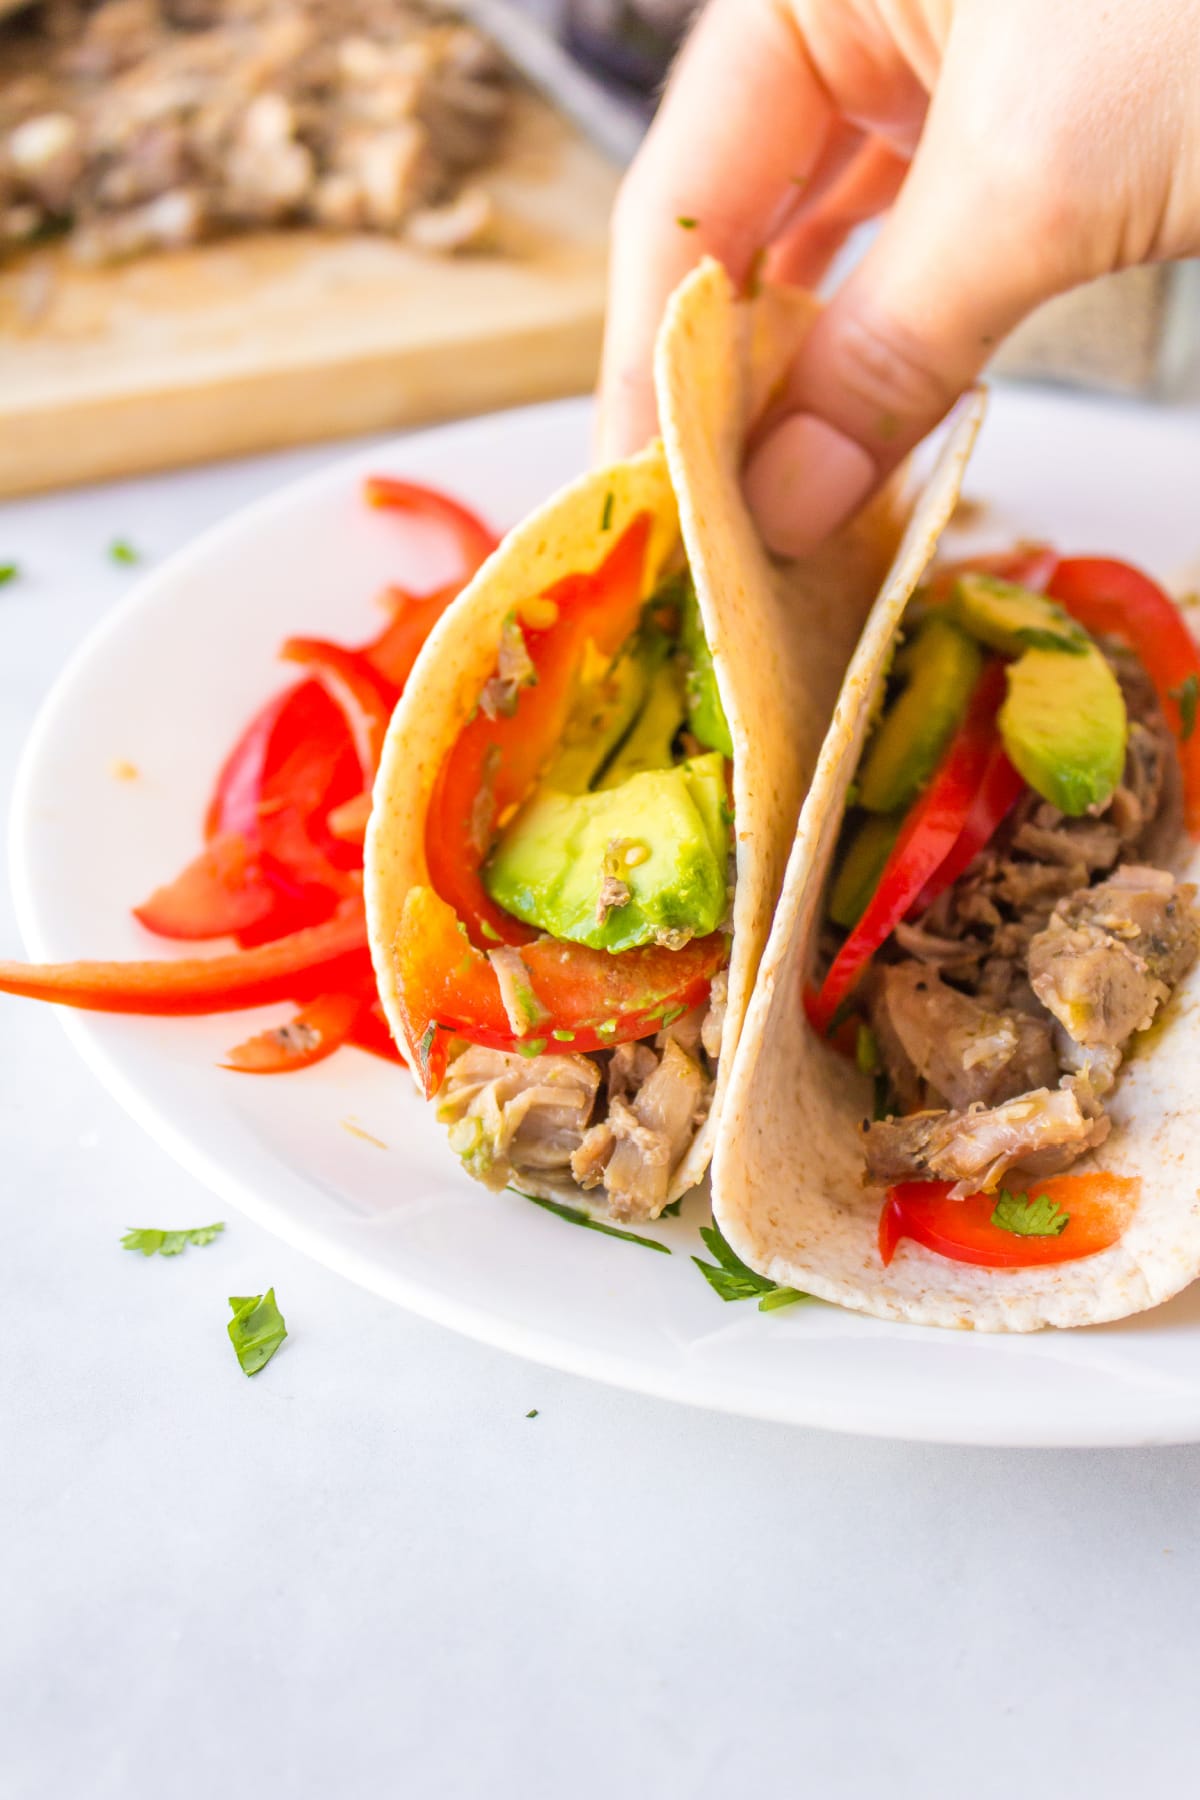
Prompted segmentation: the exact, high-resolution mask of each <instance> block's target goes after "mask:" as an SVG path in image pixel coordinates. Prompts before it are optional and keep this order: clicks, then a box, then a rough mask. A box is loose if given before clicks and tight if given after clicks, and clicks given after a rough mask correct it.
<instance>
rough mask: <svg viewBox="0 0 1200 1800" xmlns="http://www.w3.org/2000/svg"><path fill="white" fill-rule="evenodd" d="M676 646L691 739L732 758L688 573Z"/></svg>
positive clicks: (729, 738) (731, 745)
mask: <svg viewBox="0 0 1200 1800" xmlns="http://www.w3.org/2000/svg"><path fill="white" fill-rule="evenodd" d="M679 600H680V607H681V610H680V619H679V645H680V649H681V650H682V651H683V657H684V662H685V663H686V665H687V684H686V685H687V720H688V726H689V728H690V730H691V733H692V736H693V737H694V738H695V739H696V741H697V743H700V744H703V745H704V748H705V749H706V750H719V751H720V752H721V755H722V756H727V757H729V758H730V760H732V758H733V738H732V737H731V735H730V731H729V721H728V719H727V718H726V717H725V708H724V707H723V706H722V704H721V690H720V688H719V687H718V686H717V672H716V670H715V669H714V668H713V659H712V651H711V650H710V649H709V647H708V639H707V638H706V637H705V635H704V621H703V619H701V617H700V602H699V600H698V599H697V598H696V584H695V582H694V581H693V580H692V577H691V575H690V573H689V574H688V575H687V576H686V577H685V579H684V580H683V582H682V583H681V587H680V593H679Z"/></svg>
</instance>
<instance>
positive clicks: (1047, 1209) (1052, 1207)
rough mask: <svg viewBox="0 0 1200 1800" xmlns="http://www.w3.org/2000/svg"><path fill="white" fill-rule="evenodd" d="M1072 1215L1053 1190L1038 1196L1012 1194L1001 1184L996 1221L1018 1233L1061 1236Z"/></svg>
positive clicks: (1001, 1227)
mask: <svg viewBox="0 0 1200 1800" xmlns="http://www.w3.org/2000/svg"><path fill="white" fill-rule="evenodd" d="M1070 1218H1071V1215H1070V1213H1065V1212H1064V1211H1063V1209H1062V1207H1061V1206H1060V1205H1059V1204H1058V1202H1057V1200H1052V1199H1051V1198H1050V1196H1049V1194H1039V1195H1038V1196H1037V1199H1036V1200H1035V1199H1034V1198H1033V1196H1032V1195H1030V1194H1010V1193H1009V1191H1008V1189H1007V1188H1001V1189H1000V1197H999V1199H998V1200H997V1201H996V1210H995V1211H994V1212H993V1214H992V1224H993V1225H998V1226H999V1227H1000V1229H1001V1231H1011V1232H1012V1233H1013V1235H1014V1236H1015V1237H1061V1236H1062V1234H1063V1232H1064V1231H1065V1230H1066V1229H1067V1225H1068V1224H1069V1222H1070Z"/></svg>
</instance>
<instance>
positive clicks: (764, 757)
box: [365, 262, 905, 1200]
mask: <svg viewBox="0 0 1200 1800" xmlns="http://www.w3.org/2000/svg"><path fill="white" fill-rule="evenodd" d="M812 312H813V303H812V302H811V301H809V300H807V299H806V298H804V297H802V296H795V295H784V294H777V293H773V292H767V293H764V294H763V295H762V296H761V297H760V298H758V299H757V300H755V301H753V302H746V301H742V300H739V299H738V297H737V296H736V294H735V292H734V290H733V288H732V286H731V284H730V282H729V279H728V277H727V276H726V275H725V273H724V271H723V270H722V269H721V268H720V267H719V265H717V264H716V263H713V262H708V263H705V264H704V265H703V266H702V267H701V268H699V269H698V270H697V271H695V273H694V274H693V275H692V276H691V277H690V278H689V279H688V280H687V281H686V282H685V283H684V284H683V285H682V286H681V287H680V289H679V290H678V291H677V293H676V294H675V295H674V297H673V299H672V301H671V303H670V306H669V308H668V311H667V314H666V317H665V320H664V324H663V327H662V331H661V334H660V337H659V342H658V349H657V357H656V371H655V372H656V381H657V387H658V397H659V409H660V416H661V420H662V439H661V441H656V442H655V443H654V444H652V445H650V446H649V448H647V449H646V450H645V451H643V452H642V453H641V454H640V455H638V456H636V457H633V458H632V459H630V460H629V461H627V462H624V463H620V464H617V465H616V466H614V467H611V468H606V469H599V470H595V471H593V472H591V473H589V474H587V475H585V476H583V477H582V478H581V479H579V480H578V481H575V482H573V483H572V484H571V485H570V486H569V487H567V488H565V489H564V490H563V491H562V492H560V493H559V494H557V495H555V496H554V497H553V498H552V499H550V500H549V501H547V502H546V504H545V505H544V506H543V507H541V508H540V509H539V510H538V511H537V512H536V513H535V514H533V516H532V517H531V518H529V519H527V520H526V521H525V522H524V523H523V524H521V525H519V526H517V527H516V528H515V529H514V530H512V531H511V532H510V533H509V534H508V536H507V537H506V538H505V539H504V541H503V543H502V544H501V545H500V547H499V548H498V550H497V551H496V552H495V554H494V555H493V556H492V557H491V558H490V559H489V561H488V562H487V563H486V564H485V565H484V567H483V568H482V569H481V570H480V571H479V573H478V575H477V576H476V577H475V578H474V580H473V581H472V582H471V584H470V585H469V586H468V587H467V588H466V589H465V591H464V592H463V594H462V595H461V596H460V597H459V599H458V600H457V601H456V602H455V604H454V605H453V606H452V607H451V608H450V609H449V610H448V611H447V613H446V614H445V616H444V617H443V619H442V620H441V622H440V623H439V625H438V626H437V628H436V630H435V631H434V632H433V634H432V635H431V636H430V639H429V641H428V643H427V644H426V645H425V647H424V649H423V651H422V653H421V655H420V657H419V659H418V661H417V664H416V667H415V668H414V670H413V673H412V675H411V677H410V679H409V682H408V684H407V687H406V689H405V692H404V696H403V698H402V700H401V702H400V704H399V706H398V707H397V709H396V712H395V715H394V717H393V719H392V723H391V727H390V730H389V732H388V737H387V743H386V745H385V748H384V753H383V760H382V763H381V767H380V770H379V775H378V778H377V781H376V784H375V792H374V801H373V809H372V815H371V823H370V828H369V830H368V834H367V841H366V874H365V881H366V903H367V918H368V926H369V931H370V939H371V950H372V956H373V959H374V963H375V970H376V975H377V978H378V982H379V992H380V996H381V999H382V1002H383V1005H384V1008H385V1010H386V1012H387V1015H388V1019H389V1022H390V1024H391V1026H392V1030H393V1033H394V1034H396V1035H397V1036H398V1037H399V1035H400V1024H401V1014H400V1006H399V996H398V993H397V983H396V969H395V959H394V946H395V941H396V932H397V927H398V922H399V920H400V917H401V913H402V910H403V906H404V901H405V897H406V895H407V894H408V892H409V890H410V889H411V888H413V887H414V886H428V885H429V882H430V877H429V869H428V864H427V861H426V855H425V822H426V816H427V813H428V810H429V806H430V801H431V797H432V794H433V791H434V786H435V783H436V780H437V777H438V774H439V771H440V769H441V767H442V764H443V762H444V760H445V758H446V756H447V754H448V752H449V750H450V749H451V747H452V745H453V744H454V742H455V740H456V738H457V736H458V734H459V733H460V732H461V730H462V728H463V727H464V725H465V724H466V722H467V721H468V719H469V718H470V716H471V714H472V712H473V710H474V708H475V707H476V705H477V702H478V699H479V695H480V692H481V690H482V688H483V686H484V684H485V682H486V681H487V680H488V678H489V677H490V676H491V675H492V674H493V672H494V670H495V668H496V659H497V653H498V648H499V644H500V637H501V631H502V628H503V625H504V621H505V619H506V617H507V616H509V615H510V614H511V612H512V610H513V609H514V607H516V606H518V605H519V604H520V603H522V602H524V601H527V600H530V599H532V598H534V597H536V596H538V595H540V594H542V593H544V592H545V591H546V590H547V589H548V588H549V587H550V586H551V585H552V584H553V583H554V582H556V581H558V580H560V579H561V578H562V577H563V576H566V575H570V574H573V573H577V572H586V571H590V570H592V569H594V568H596V567H597V566H598V565H599V564H600V562H601V561H602V560H603V558H604V556H605V555H606V554H607V552H608V550H609V549H610V548H611V546H612V545H613V544H614V543H615V542H616V541H617V539H618V538H619V536H620V534H621V532H622V531H623V530H624V529H625V528H626V527H627V526H628V525H629V524H630V522H631V521H632V520H633V519H634V518H635V517H636V516H637V515H638V514H639V513H641V512H649V513H650V514H651V515H652V518H653V522H654V523H653V530H652V533H651V539H650V547H649V550H648V553H647V558H646V570H645V578H644V586H645V592H646V595H647V596H648V595H649V594H650V593H651V592H652V591H653V589H654V588H655V587H656V586H657V585H658V583H659V581H660V579H661V578H662V575H663V573H664V571H669V570H670V569H671V568H672V567H673V566H675V565H677V564H678V563H679V562H680V561H681V560H682V557H683V556H684V555H685V554H686V558H687V561H688V563H689V565H690V568H691V572H692V577H693V581H694V584H695V588H696V592H697V597H698V601H699V606H700V612H701V617H702V619H703V624H704V629H705V634H706V637H707V639H708V643H709V647H710V650H711V652H712V659H713V665H714V670H715V673H716V679H717V686H718V690H719V693H720V696H721V701H722V704H723V706H724V710H725V715H726V718H727V720H728V722H729V727H730V733H731V737H732V741H733V747H734V758H733V794H734V813H735V823H734V832H735V840H736V841H735V851H736V868H737V882H736V891H735V898H734V905H733V915H732V945H731V954H730V963H729V998H728V1007H727V1012H726V1016H725V1023H724V1030H723V1036H722V1048H721V1054H720V1059H719V1065H718V1073H717V1080H716V1087H715V1092H714V1095H713V1098H712V1102H711V1105H710V1108H709V1112H708V1116H707V1119H706V1120H705V1122H704V1123H703V1125H702V1126H701V1127H700V1128H699V1129H698V1130H697V1132H696V1135H695V1137H694V1139H693V1141H692V1143H691V1145H690V1147H689V1148H688V1149H687V1150H686V1151H685V1153H684V1154H683V1156H682V1158H681V1159H680V1160H679V1161H678V1163H677V1165H676V1166H675V1167H674V1168H673V1169H672V1172H671V1180H670V1189H669V1194H668V1200H670V1199H673V1198H675V1197H677V1196H678V1195H679V1194H681V1193H683V1192H685V1191H686V1190H687V1189H688V1188H690V1187H692V1186H694V1185H695V1184H696V1182H698V1181H699V1180H700V1179H701V1178H702V1177H703V1175H704V1173H705V1171H706V1169H707V1167H708V1163H709V1161H710V1158H711V1154H712V1145H713V1142H714V1138H715V1135H716V1134H717V1132H718V1131H719V1122H720V1116H721V1111H722V1107H723V1103H724V1095H725V1089H726V1086H727V1082H728V1073H729V1070H730V1068H731V1066H732V1063H733V1052H734V1050H735V1048H736V1045H737V1040H738V1037H739V1035H740V1031H741V1025H742V1020H743V1018H744V1015H745V1010H746V1006H747V1004H748V1002H749V997H750V993H751V989H752V986H753V981H754V975H755V971H756V969H757V966H758V962H759V959H760V957H761V955H762V951H763V948H764V945H765V943H766V939H767V933H768V930H769V927H770V922H771V916H772V913H773V910H774V906H775V901H776V898H777V896H778V893H779V888H780V884H781V882H782V879H783V872H784V866H785V863H786V858H787V850H788V845H789V842H790V839H791V835H792V832H793V829H794V826H795V822H796V818H797V815H798V813H799V810H800V804H801V801H802V799H803V797H804V792H805V789H806V787H807V784H808V781H809V779H810V777H811V775H812V772H813V770H814V768H815V767H816V764H817V758H818V755H819V753H820V749H821V745H822V742H823V741H824V738H825V733H826V729H827V726H828V724H829V719H830V716H831V713H832V709H833V705H834V701H835V699H836V696H837V693H838V689H839V686H840V683H841V679H842V675H843V673H844V671H845V668H846V665H847V662H848V661H849V658H850V655H851V652H852V650H853V648H854V644H855V642H856V640H857V638H858V634H859V631H860V630H861V628H862V624H863V621H864V619H865V618H866V617H867V614H868V612H869V609H870V605H871V600H872V598H873V596H874V594H875V592H876V590H877V588H878V584H879V581H880V579H881V577H882V574H883V571H884V570H885V569H886V567H887V564H888V562H889V560H890V558H891V556H892V554H893V552H894V549H895V545H896V542H897V540H898V538H899V536H900V532H901V530H902V526H903V515H904V511H905V503H904V502H903V500H902V499H901V498H900V497H899V484H897V483H893V484H892V485H891V486H890V487H889V489H888V490H887V491H885V493H883V494H882V495H881V496H880V497H879V498H878V499H877V500H876V501H875V503H874V504H873V505H872V506H871V507H870V508H869V509H868V510H867V511H866V512H865V513H864V514H863V515H862V516H861V517H860V518H859V519H858V520H857V521H855V522H854V523H853V525H851V526H849V527H847V528H846V529H845V530H843V531H842V532H841V533H839V534H838V535H837V536H836V537H835V538H834V539H833V540H832V541H831V542H830V543H828V544H827V545H826V546H824V547H823V548H822V550H820V551H819V552H818V553H817V554H816V555H815V556H813V557H811V558H809V559H806V560H805V561H802V562H796V563H789V564H784V565H779V566H776V565H774V564H773V563H772V561H771V560H770V559H769V558H768V557H767V556H766V555H765V553H764V551H763V549H762V547H761V544H760V542H759V539H758V536H757V533H756V531H755V529H754V526H753V524H752V521H751V519H750V517H749V514H748V513H747V511H746V508H745V506H744V503H743V501H742V498H741V490H740V469H741V462H742V458H743V455H744V446H745V440H746V435H747V431H748V429H749V427H750V425H751V423H752V422H753V420H754V419H755V418H756V417H757V416H758V414H759V413H760V412H761V410H762V408H763V406H764V404H765V402H766V400H767V397H768V396H769V394H770V393H771V391H772V389H773V388H774V387H775V386H776V384H777V383H778V381H779V379H780V377H781V376H782V374H783V371H784V369H785V368H786V365H787V362H788V359H789V358H790V356H791V355H792V354H794V351H795V349H796V346H797V345H798V343H799V341H800V338H801V336H802V334H803V331H804V330H805V329H806V327H807V325H808V323H809V321H810V319H811V317H812ZM602 521H603V523H604V529H601V525H602ZM522 1179H523V1183H524V1184H525V1185H527V1186H529V1187H530V1188H531V1189H536V1190H537V1191H540V1192H544V1193H546V1194H548V1195H551V1196H557V1197H562V1195H563V1193H564V1189H566V1190H567V1191H568V1192H569V1193H570V1194H571V1196H572V1197H574V1196H575V1195H577V1193H578V1190H577V1189H576V1188H575V1187H574V1184H573V1183H571V1182H564V1181H562V1180H558V1179H554V1180H547V1181H545V1182H539V1181H537V1180H533V1181H526V1179H525V1178H524V1177H523V1178H522Z"/></svg>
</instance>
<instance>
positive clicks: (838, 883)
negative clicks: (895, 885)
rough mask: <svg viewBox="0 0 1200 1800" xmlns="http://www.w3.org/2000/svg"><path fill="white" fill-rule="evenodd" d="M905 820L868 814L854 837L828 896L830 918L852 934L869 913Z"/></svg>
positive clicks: (884, 815) (878, 814)
mask: <svg viewBox="0 0 1200 1800" xmlns="http://www.w3.org/2000/svg"><path fill="white" fill-rule="evenodd" d="M903 823H904V821H903V819H902V818H898V817H891V816H889V815H886V814H881V813H868V815H867V817H866V818H865V819H864V820H863V821H862V823H861V824H860V825H859V827H858V829H857V831H855V833H854V835H853V836H852V837H851V839H850V842H849V845H848V846H847V849H846V854H845V855H844V856H843V858H842V861H841V866H840V867H839V869H838V872H837V874H836V875H835V877H834V881H833V888H832V890H831V892H830V895H829V916H830V918H831V919H832V920H833V922H834V924H835V925H841V926H843V927H844V928H845V930H847V931H850V930H852V929H853V927H854V926H855V925H857V924H858V921H859V920H860V919H861V918H862V916H863V914H864V912H866V910H867V902H868V901H869V900H870V898H871V896H872V894H873V893H874V892H875V889H876V888H877V887H878V886H879V877H880V876H881V875H882V874H883V868H884V864H885V863H886V862H887V859H888V857H889V856H890V855H891V853H892V846H893V844H894V843H895V842H896V839H897V837H899V835H900V827H901V825H902V824H903Z"/></svg>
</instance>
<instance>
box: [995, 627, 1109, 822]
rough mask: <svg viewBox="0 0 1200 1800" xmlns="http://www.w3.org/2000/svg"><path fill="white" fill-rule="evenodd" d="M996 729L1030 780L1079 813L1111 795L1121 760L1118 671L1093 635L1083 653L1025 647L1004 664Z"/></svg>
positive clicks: (1044, 793) (1046, 794)
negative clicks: (1005, 678)
mask: <svg viewBox="0 0 1200 1800" xmlns="http://www.w3.org/2000/svg"><path fill="white" fill-rule="evenodd" d="M999 724H1000V735H1001V737H1002V738H1003V740H1004V748H1005V750H1007V752H1008V755H1009V759H1010V761H1011V762H1012V764H1013V766H1014V768H1015V769H1016V770H1017V773H1018V774H1019V775H1022V776H1024V778H1025V780H1026V781H1027V782H1028V783H1029V785H1030V787H1031V788H1033V789H1035V790H1036V792H1037V793H1039V794H1041V795H1042V797H1043V799H1045V800H1049V802H1050V804H1051V805H1052V806H1057V808H1058V810H1059V812H1063V813H1067V814H1069V815H1070V817H1072V818H1078V817H1079V816H1080V814H1081V813H1086V812H1088V811H1089V810H1090V809H1091V808H1092V807H1100V806H1104V805H1105V804H1106V803H1107V801H1108V800H1109V799H1111V797H1112V794H1113V791H1114V789H1115V788H1116V785H1117V783H1118V782H1119V781H1120V779H1121V774H1122V771H1123V770H1124V767H1125V741H1126V731H1127V720H1126V715H1125V701H1124V698H1123V696H1122V694H1121V689H1120V687H1119V685H1118V683H1117V678H1116V676H1115V675H1114V674H1113V672H1112V670H1111V669H1110V668H1109V666H1108V664H1107V663H1106V662H1105V660H1104V658H1103V656H1101V654H1100V652H1099V650H1098V649H1097V648H1096V646H1095V644H1093V643H1092V641H1091V639H1090V638H1089V639H1087V640H1086V642H1085V644H1084V647H1083V649H1082V651H1081V652H1076V653H1073V654H1071V655H1069V656H1064V655H1063V653H1062V651H1061V650H1041V649H1035V650H1026V651H1025V653H1024V655H1023V656H1020V657H1018V658H1017V660H1016V662H1014V663H1010V664H1009V665H1008V695H1007V697H1006V699H1005V701H1004V704H1003V706H1002V707H1001V708H1000V714H999Z"/></svg>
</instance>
